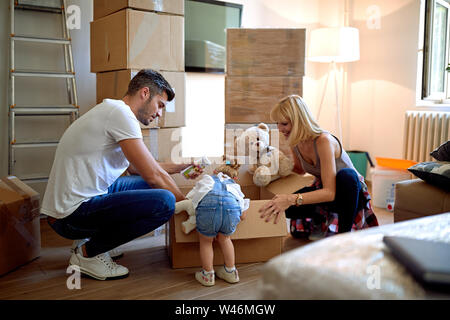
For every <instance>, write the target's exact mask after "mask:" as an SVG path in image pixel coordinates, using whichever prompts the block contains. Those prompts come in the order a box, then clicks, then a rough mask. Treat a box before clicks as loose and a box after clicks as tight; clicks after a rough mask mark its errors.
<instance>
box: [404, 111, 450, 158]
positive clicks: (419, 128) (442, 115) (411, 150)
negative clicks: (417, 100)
mask: <svg viewBox="0 0 450 320" xmlns="http://www.w3.org/2000/svg"><path fill="white" fill-rule="evenodd" d="M449 139H450V112H433V111H406V114H405V134H404V142H403V158H404V159H408V160H413V161H417V162H424V161H431V160H433V159H432V158H431V156H430V152H431V151H433V150H434V149H435V148H437V147H438V146H439V145H441V144H442V143H444V142H446V141H447V140H449Z"/></svg>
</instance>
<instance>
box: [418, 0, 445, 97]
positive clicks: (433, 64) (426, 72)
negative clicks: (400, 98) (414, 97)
mask: <svg viewBox="0 0 450 320" xmlns="http://www.w3.org/2000/svg"><path fill="white" fill-rule="evenodd" d="M449 16H450V0H426V3H425V32H424V59H423V79H422V99H424V100H430V101H435V102H444V101H445V100H448V99H450V81H449V74H450V72H447V71H446V70H445V69H446V68H447V65H448V64H449V49H448V47H449V33H450V28H449V25H450V19H449V18H450V17H449Z"/></svg>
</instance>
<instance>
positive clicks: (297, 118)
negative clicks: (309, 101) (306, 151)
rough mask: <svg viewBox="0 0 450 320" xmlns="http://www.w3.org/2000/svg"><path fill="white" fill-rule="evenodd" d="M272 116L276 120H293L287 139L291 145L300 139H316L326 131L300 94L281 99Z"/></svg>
mask: <svg viewBox="0 0 450 320" xmlns="http://www.w3.org/2000/svg"><path fill="white" fill-rule="evenodd" d="M270 118H271V120H272V121H275V122H282V121H286V120H290V121H291V123H292V129H291V133H290V135H289V138H288V139H287V143H288V144H289V146H291V147H293V146H295V145H297V144H298V143H299V142H300V141H305V140H309V139H314V138H316V137H318V136H319V135H320V134H321V133H322V132H324V130H323V129H321V128H320V127H319V125H318V124H317V121H316V120H315V119H314V116H313V115H312V113H311V111H310V110H309V108H308V106H307V105H306V103H305V102H304V101H303V99H302V98H301V97H300V96H298V95H290V96H287V97H284V98H283V99H281V100H280V101H279V102H278V103H277V105H276V106H275V107H274V108H273V109H272V110H271V111H270Z"/></svg>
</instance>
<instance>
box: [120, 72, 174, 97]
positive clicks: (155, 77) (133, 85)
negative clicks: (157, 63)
mask: <svg viewBox="0 0 450 320" xmlns="http://www.w3.org/2000/svg"><path fill="white" fill-rule="evenodd" d="M144 87H148V88H149V89H150V97H153V96H155V95H156V94H161V93H163V91H165V92H166V94H167V101H172V100H173V98H174V97H175V92H174V91H173V89H172V87H171V86H170V84H169V83H168V82H167V80H166V79H164V77H163V76H162V75H161V74H160V73H159V72H157V71H155V70H152V69H142V70H141V71H139V72H138V74H137V75H135V76H134V77H133V79H131V81H130V83H129V84H128V91H127V93H126V95H127V96H133V95H135V94H136V93H137V92H138V91H139V90H140V89H142V88H144Z"/></svg>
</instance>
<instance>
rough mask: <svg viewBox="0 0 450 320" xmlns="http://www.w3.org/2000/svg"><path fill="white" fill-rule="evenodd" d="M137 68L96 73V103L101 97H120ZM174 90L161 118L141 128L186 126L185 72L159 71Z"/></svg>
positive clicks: (100, 100)
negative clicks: (173, 96)
mask: <svg viewBox="0 0 450 320" xmlns="http://www.w3.org/2000/svg"><path fill="white" fill-rule="evenodd" d="M138 72H139V70H131V69H127V70H119V71H110V72H101V73H97V103H100V102H102V101H103V99H106V98H110V99H122V98H123V96H124V95H125V93H126V92H127V90H128V84H129V83H130V80H131V79H132V78H133V77H134V76H135V75H136V74H137V73H138ZM159 72H160V73H161V75H162V76H163V77H164V78H165V79H166V80H167V81H168V82H169V84H170V85H171V86H172V88H173V89H174V91H175V98H174V99H173V100H172V101H171V102H169V103H168V104H167V106H166V108H164V109H163V114H162V116H161V118H157V119H156V120H155V121H153V122H152V123H151V124H150V125H148V126H144V125H143V124H140V125H141V128H156V127H162V128H175V127H184V126H186V107H185V106H186V73H184V72H173V71H159Z"/></svg>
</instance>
